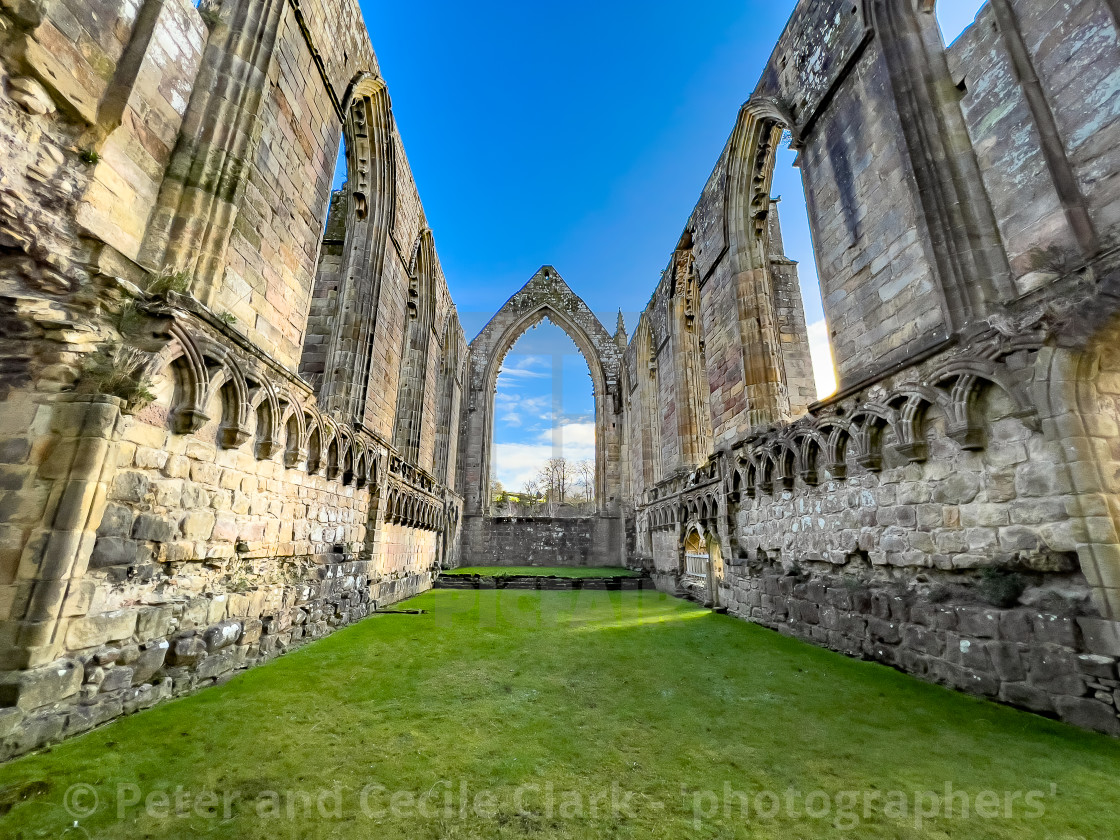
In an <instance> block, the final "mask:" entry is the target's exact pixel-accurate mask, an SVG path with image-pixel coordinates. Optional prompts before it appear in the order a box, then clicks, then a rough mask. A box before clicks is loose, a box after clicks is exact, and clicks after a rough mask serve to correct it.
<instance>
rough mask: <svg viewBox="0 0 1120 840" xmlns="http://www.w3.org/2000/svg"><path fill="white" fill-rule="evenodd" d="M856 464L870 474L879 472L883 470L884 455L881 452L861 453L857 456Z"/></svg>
mask: <svg viewBox="0 0 1120 840" xmlns="http://www.w3.org/2000/svg"><path fill="white" fill-rule="evenodd" d="M856 463H857V464H859V465H860V466H861V467H863V468H864V469H865V470H867V471H868V472H879V471H880V470H881V469H883V455H882V453H880V452H861V453H860V454H859V455H857V456H856Z"/></svg>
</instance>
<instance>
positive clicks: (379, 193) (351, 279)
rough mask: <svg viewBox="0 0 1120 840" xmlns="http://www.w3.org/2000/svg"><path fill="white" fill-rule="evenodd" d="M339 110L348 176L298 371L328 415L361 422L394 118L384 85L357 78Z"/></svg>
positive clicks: (334, 208) (392, 193)
mask: <svg viewBox="0 0 1120 840" xmlns="http://www.w3.org/2000/svg"><path fill="white" fill-rule="evenodd" d="M344 113H345V123H344V126H343V138H344V140H345V154H346V171H347V179H346V183H345V184H344V185H343V187H342V190H341V191H340V192H339V193H337V194H336V195H335V197H334V199H333V200H332V201H331V217H330V218H329V219H328V222H327V225H326V236H325V239H324V248H323V250H322V253H321V254H320V258H319V266H318V270H317V272H316V277H315V291H314V294H313V297H312V304H311V314H310V316H309V319H308V329H307V334H306V337H305V344H304V352H303V357H302V359H301V362H300V373H301V374H302V375H303V376H304V378H305V379H307V380H309V381H310V382H312V384H314V385H316V386H317V390H318V395H319V400H320V405H322V406H323V408H324V409H325V410H327V411H330V412H332V413H333V414H335V415H336V416H338V417H340V418H341V419H343V420H345V421H346V422H355V423H361V421H362V419H363V415H364V413H365V407H366V399H367V392H368V387H369V377H370V366H371V363H372V353H373V337H374V331H375V329H376V326H377V320H378V318H377V305H378V299H379V297H380V293H381V278H382V274H383V273H384V268H385V257H386V253H387V251H388V245H389V236H390V231H391V230H392V229H393V220H394V212H395V208H396V145H395V142H394V138H393V113H392V106H391V103H390V101H389V93H388V91H387V90H386V88H385V83H384V81H383V80H382V79H381V78H380V77H379V76H375V75H373V74H368V73H367V74H363V75H360V76H358V77H357V78H356V79H355V80H354V82H353V83H352V84H351V86H350V90H349V92H348V93H347V96H346V103H345V107H344ZM328 245H329V246H331V247H328Z"/></svg>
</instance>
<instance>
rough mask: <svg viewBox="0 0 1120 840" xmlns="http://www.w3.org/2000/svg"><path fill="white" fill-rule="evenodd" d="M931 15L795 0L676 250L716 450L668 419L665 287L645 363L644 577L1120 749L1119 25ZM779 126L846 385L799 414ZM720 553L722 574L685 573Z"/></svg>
mask: <svg viewBox="0 0 1120 840" xmlns="http://www.w3.org/2000/svg"><path fill="white" fill-rule="evenodd" d="M928 5H930V4H924V5H923V4H921V3H917V2H909V0H908V1H907V2H900V3H881V2H868V3H865V4H862V5H855V6H853V5H852V4H846V3H839V2H837V3H809V2H803V3H800V4H799V5H798V8H797V10H796V11H795V13H794V15H793V17H792V18H791V20H790V23H789V26H788V27H787V29H786V32H785V33H784V34H783V36H782V38H781V39H780V40H779V42H778V44H777V47H776V49H775V52H774V55H773V56H772V58H771V59H770V61H769V63H768V65H767V67H766V69H765V71H764V72H763V75H762V78H761V80H760V82H759V84H758V86H757V87H756V89H755V92H754V94H753V95H752V96H751V98H750V99H749V100H748V102H747V103H746V104H745V105H744V107H743V109H742V111H741V112H740V114H739V118H738V122H737V124H736V126H735V130H734V132H733V134H732V137H731V139H730V140H729V142H728V145H727V147H726V149H725V150H724V152H723V154H722V156H721V158H720V160H719V161H718V163H717V165H716V167H715V169H714V170H713V173H712V176H711V178H710V179H709V181H708V183H707V185H706V186H705V188H704V191H703V193H702V194H701V196H700V200H699V202H698V204H697V206H696V208H695V210H694V211H693V214H692V216H691V218H690V219H689V222H688V224H687V226H686V229H685V232H684V234H683V236H682V239H681V240H680V241H679V242H678V243H677V245H676V248H675V251H674V254H675V255H678V254H679V253H680V251H681V249H682V247H687V248H689V249H690V250H691V251H692V253H693V255H694V259H695V266H696V273H697V275H698V277H699V304H698V305H699V310H700V312H701V313H702V317H701V319H700V327H701V334H700V342H701V343H700V350H699V352H698V354H697V355H698V356H699V358H700V360H701V362H702V363H703V365H704V366H705V371H706V379H707V383H708V393H709V407H710V417H711V422H712V427H713V439H714V440H713V445H712V447H711V449H710V451H709V452H708V453H706V455H705V457H703V458H701V459H699V460H698V461H690V460H689V459H688V458H684V457H682V453H684V452H687V451H688V448H689V447H690V446H691V445H692V443H691V441H690V440H689V436H690V434H692V433H691V432H689V431H687V430H684V431H682V427H681V425H680V424H679V423H675V422H673V420H674V418H673V416H672V415H673V414H674V413H675V412H676V407H675V405H674V404H673V402H672V400H671V399H669V398H668V396H669V395H673V394H675V393H680V392H681V389H682V388H683V387H684V383H685V381H686V380H687V377H688V376H689V375H690V374H689V373H688V366H687V365H684V364H681V363H680V361H679V359H677V358H674V357H673V356H672V355H671V354H669V353H668V352H667V350H668V348H673V347H681V346H683V345H682V344H681V343H680V342H676V343H674V341H673V340H672V336H673V333H674V330H679V328H680V327H679V325H676V324H674V323H673V320H672V318H671V315H670V313H671V312H672V309H671V303H670V301H671V299H672V297H673V294H674V289H673V288H672V287H671V281H670V280H669V279H668V278H667V277H665V278H663V279H662V282H661V283H660V284H659V285H658V287H657V289H656V291H655V292H654V295H653V298H652V299H651V301H650V304H649V306H648V307H647V309H646V310H645V312H644V313H643V315H642V318H641V321H640V322H639V324H638V327H637V329H636V330H635V335H634V339H633V340H632V341H631V342H630V344H629V346H628V347H627V350H626V354H625V357H624V361H625V363H624V365H623V371H624V377H623V380H624V381H623V386H624V393H625V394H627V395H628V396H627V401H626V425H625V428H626V439H625V442H624V443H625V447H626V451H627V453H628V457H627V463H628V466H629V470H628V474H627V481H626V486H627V488H628V498H627V502H628V504H629V505H632V507H633V517H634V523H635V524H634V534H633V545H634V547H635V553H636V559H637V560H638V561H640V562H641V563H642V564H643V565H644V566H645V567H646V568H647V569H648V570H649V571H650V572H651V574H652V575H653V576H654V579H655V580H656V581H657V582H658V585H659V586H660V587H662V588H664V589H667V590H669V591H675V592H682V593H684V594H688V595H689V596H690V597H695V598H697V599H699V600H706V601H710V602H712V603H714V604H716V605H719V606H721V607H723V608H727V609H728V610H729V611H731V612H732V613H734V614H736V615H739V616H741V617H743V618H746V619H749V620H752V621H758V622H760V623H763V624H765V625H767V626H770V627H774V628H776V629H779V630H781V631H782V632H785V633H790V634H792V635H796V636H799V637H801V638H805V639H808V640H811V641H814V642H816V643H818V644H822V645H826V646H829V647H832V648H833V649H836V650H840V651H843V652H845V653H848V654H851V655H855V656H861V657H865V658H870V659H874V660H877V661H881V662H884V663H886V664H889V665H892V666H894V667H897V668H900V669H902V670H905V671H907V672H909V673H913V674H915V675H917V676H920V677H923V678H927V679H932V680H935V681H938V682H941V683H944V684H946V685H950V686H952V687H954V688H958V689H962V690H967V691H972V692H974V693H978V694H981V695H983V696H986V697H990V698H993V699H997V700H1000V701H1003V702H1007V703H1012V704H1015V705H1019V706H1023V707H1026V708H1030V709H1033V710H1035V711H1039V712H1042V713H1045V714H1049V715H1054V716H1058V717H1060V718H1062V719H1064V720H1068V721H1070V722H1072V723H1075V724H1077V725H1081V726H1086V727H1089V728H1094V729H1098V730H1100V731H1103V732H1108V733H1110V734H1120V723H1118V721H1120V719H1118V717H1117V711H1118V707H1117V702H1116V695H1115V694H1114V690H1115V689H1116V688H1117V682H1116V681H1117V678H1118V675H1117V673H1116V659H1117V657H1120V625H1118V623H1117V619H1118V618H1120V596H1118V595H1117V592H1118V591H1120V590H1118V589H1117V581H1118V580H1120V575H1118V573H1117V570H1118V569H1120V531H1118V530H1117V522H1118V521H1120V518H1118V513H1120V510H1118V507H1117V504H1116V498H1117V496H1116V493H1117V491H1118V490H1120V488H1117V487H1116V486H1114V485H1115V481H1116V479H1115V476H1116V463H1117V455H1116V452H1117V447H1118V443H1117V441H1118V440H1120V426H1118V425H1117V424H1116V412H1115V411H1114V409H1115V405H1114V403H1115V400H1114V399H1113V398H1112V396H1111V395H1112V393H1113V391H1114V390H1115V388H1114V382H1113V380H1114V378H1115V377H1114V374H1113V368H1114V364H1113V358H1112V357H1113V355H1114V354H1113V353H1112V352H1111V350H1110V349H1108V348H1109V347H1110V346H1111V344H1110V342H1114V341H1115V335H1116V326H1115V319H1116V316H1115V313H1116V311H1117V306H1116V300H1117V299H1118V297H1117V290H1118V285H1117V284H1118V283H1120V265H1118V263H1117V260H1116V256H1115V253H1114V252H1113V250H1112V248H1111V242H1112V240H1113V239H1114V237H1115V236H1116V235H1117V226H1116V223H1115V220H1114V219H1112V213H1113V212H1114V211H1113V199H1112V189H1113V188H1114V186H1115V181H1116V179H1115V172H1116V163H1117V162H1116V160H1115V159H1114V147H1115V143H1113V142H1112V141H1111V140H1109V139H1107V138H1110V137H1112V134H1113V133H1114V130H1113V128H1114V124H1115V115H1114V112H1115V100H1116V98H1115V96H1114V88H1115V85H1114V84H1113V82H1112V81H1111V80H1113V79H1114V78H1115V70H1116V67H1117V62H1118V61H1120V50H1117V31H1118V30H1117V22H1116V19H1115V18H1114V17H1113V15H1112V14H1111V12H1110V6H1109V5H1108V4H1106V3H1104V2H1102V1H1101V0H1079V2H1074V3H1072V4H1067V5H1066V6H1062V7H1061V8H1059V7H1057V6H1054V5H1053V4H1049V3H1043V2H1033V1H1032V0H991V2H990V3H989V4H988V5H987V6H986V7H985V8H984V9H983V10H982V11H981V13H980V16H979V17H978V19H977V22H976V24H975V25H974V26H973V27H972V28H970V29H969V30H967V31H966V32H965V34H964V35H962V36H961V38H960V39H959V40H958V41H956V43H955V44H954V45H953V47H952V49H951V50H946V49H945V48H944V45H943V44H942V42H941V38H940V33H939V30H938V28H937V25H936V21H935V20H934V18H933V15H932V14H931V13H930V12H928V11H926V10H925V6H928ZM1074 89H1076V90H1077V93H1076V94H1074V93H1073V91H1074ZM1089 126H1093V128H1092V129H1090V128H1089ZM783 131H788V132H789V133H790V135H791V136H792V138H793V144H794V146H795V147H796V148H797V150H798V151H799V157H798V165H799V166H800V168H801V172H802V177H803V180H804V183H805V188H806V195H807V199H808V210H809V222H810V226H811V228H812V232H813V240H814V246H815V251H816V258H817V268H818V271H819V274H820V278H821V287H822V293H823V299H824V307H825V315H826V319H827V322H828V325H829V330H830V334H831V337H832V349H833V353H834V356H835V359H836V363H837V367H838V373H839V380H840V390H839V391H838V392H837V393H836V394H835V395H833V396H830V397H828V398H826V399H824V400H821V401H818V402H814V403H812V404H805V405H801V406H799V404H798V398H799V395H800V394H801V391H800V388H801V383H800V381H799V372H800V371H801V370H802V366H803V364H804V357H803V351H802V350H801V348H802V346H803V343H804V342H805V336H804V321H803V318H802V319H801V320H799V319H798V318H797V317H796V315H797V313H795V312H792V310H795V309H797V308H798V307H800V300H796V301H794V300H793V299H792V298H791V297H790V296H789V295H788V290H789V289H790V288H792V286H793V279H792V278H791V277H790V276H789V274H788V272H789V271H790V266H788V260H784V259H783V257H782V255H781V250H782V249H781V246H780V241H781V233H780V229H779V228H778V227H777V225H776V223H775V214H776V213H777V205H776V203H775V202H774V201H773V198H772V196H770V193H769V190H770V184H771V177H772V173H773V166H774V147H775V145H776V144H777V143H778V142H780V140H781V132H783ZM674 259H676V257H674ZM783 290H786V291H783ZM732 307H737V309H738V312H739V320H738V324H737V325H736V324H735V323H734V322H731V321H730V320H729V319H728V318H727V317H726V314H725V313H727V312H729V311H731V309H732ZM736 326H737V329H736ZM690 352H693V353H696V351H690ZM801 379H803V377H801ZM651 400H652V401H651ZM806 402H808V401H806ZM658 404H660V405H662V406H664V410H655V409H654V406H656V405H658ZM651 460H654V461H656V463H650V462H651ZM696 540H699V541H700V544H703V545H706V546H707V551H708V552H709V553H710V557H711V559H710V562H709V577H708V579H707V580H708V585H704V581H703V579H702V577H701V578H698V577H697V576H695V575H693V576H686V575H685V546H686V542H687V541H692V542H691V544H693V545H695V544H697V543H696V542H695V541H696Z"/></svg>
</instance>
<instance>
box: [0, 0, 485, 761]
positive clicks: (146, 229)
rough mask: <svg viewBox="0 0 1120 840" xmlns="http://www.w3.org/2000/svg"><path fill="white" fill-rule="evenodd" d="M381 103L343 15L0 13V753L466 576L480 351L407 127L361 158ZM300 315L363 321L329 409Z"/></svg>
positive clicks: (279, 9)
mask: <svg viewBox="0 0 1120 840" xmlns="http://www.w3.org/2000/svg"><path fill="white" fill-rule="evenodd" d="M387 99H388V95H387V93H386V92H385V87H384V83H383V81H381V80H380V77H379V75H378V70H377V62H376V59H375V57H374V55H373V50H372V47H371V46H370V44H369V40H368V35H367V34H366V31H365V28H364V24H363V23H362V21H361V14H360V11H359V7H358V4H357V3H356V2H351V0H304V2H301V3H298V4H296V3H289V2H286V0H264V2H260V1H259V0H226V2H223V3H221V4H213V3H203V4H201V6H199V7H198V8H196V7H195V5H194V4H192V3H189V2H184V1H183V0H145V2H142V3H114V2H99V3H94V4H90V3H71V2H69V0H57V2H56V1H55V0H51V2H46V3H38V2H36V3H22V2H21V3H10V2H0V138H2V140H0V142H2V143H3V146H4V149H5V152H4V154H3V156H0V181H2V183H3V187H2V188H0V300H2V301H3V304H2V314H0V317H2V319H3V323H4V329H3V331H2V335H0V669H2V670H0V755H2V756H4V757H7V756H10V755H14V754H18V753H20V752H24V751H26V750H28V749H31V748H34V747H36V746H39V745H41V744H44V743H49V742H52V741H54V740H57V739H58V738H60V737H66V736H68V735H70V734H74V733H76V732H80V731H83V730H85V729H88V728H90V727H91V726H94V725H96V724H98V723H101V722H103V721H105V720H108V719H111V718H112V717H114V716H116V715H119V714H122V713H128V712H132V711H135V710H136V709H138V708H144V707H146V706H148V705H151V704H152V703H154V702H157V701H158V700H160V699H163V698H165V697H168V696H172V695H178V694H183V693H185V692H188V691H191V690H194V689H195V688H199V687H202V686H205V685H209V684H213V682H214V681H215V680H220V679H225V678H227V677H228V676H229V674H231V673H232V672H233V671H234V670H236V669H238V668H242V667H248V666H249V665H252V664H254V663H256V662H259V661H264V660H265V659H267V658H269V657H271V656H273V655H276V654H277V653H279V652H282V651H283V650H284V649H285V648H287V647H289V646H291V645H292V644H295V643H298V642H299V641H301V640H303V639H307V638H317V637H319V636H322V635H323V634H325V633H327V632H329V631H330V630H331V629H333V628H334V627H337V626H341V625H344V624H346V623H348V622H350V621H354V620H357V619H359V618H361V617H362V616H364V615H366V614H367V613H368V612H369V611H370V610H372V609H374V608H376V606H377V605H378V604H388V603H392V602H393V601H394V600H398V599H400V598H403V597H408V596H409V595H412V594H415V593H416V592H419V591H421V590H423V589H425V588H427V587H428V586H429V585H430V583H431V579H432V575H433V570H434V569H437V568H438V567H439V565H440V564H446V565H453V564H455V563H457V562H458V542H459V529H460V525H459V523H460V522H461V513H462V501H461V499H460V497H459V496H458V495H457V494H456V493H455V491H454V489H453V488H452V487H451V486H450V484H451V482H452V478H451V475H450V471H451V470H452V469H453V468H454V466H453V465H454V463H455V460H456V456H457V451H456V443H457V441H450V440H447V439H446V438H444V439H443V445H442V448H440V451H439V455H438V457H437V451H436V450H437V439H438V438H439V432H438V430H440V429H448V428H457V427H458V426H459V422H458V413H459V411H460V405H461V399H460V395H461V393H462V382H463V376H464V374H465V365H464V364H463V362H462V361H461V360H462V359H463V358H464V357H465V347H466V343H465V339H464V337H463V335H462V330H461V329H460V328H459V326H458V320H457V318H456V317H455V313H454V306H453V304H452V302H451V299H450V295H449V294H448V292H447V287H446V282H445V281H444V278H443V275H442V270H441V269H440V267H439V263H438V258H437V257H436V255H435V251H434V245H433V244H432V240H431V234H430V231H428V230H427V226H426V223H425V220H424V215H423V210H422V207H421V205H420V201H419V197H418V195H417V192H416V187H415V183H414V181H413V179H412V175H411V172H410V171H409V167H408V163H407V158H406V156H405V154H404V150H403V147H402V146H401V143H400V138H399V136H398V135H397V133H396V128H395V125H394V124H393V123H392V121H391V119H389V120H388V121H383V122H382V123H381V124H380V129H381V132H380V134H376V138H377V139H378V141H379V142H380V144H381V145H380V147H379V152H380V153H381V158H382V162H383V163H384V165H383V166H382V167H381V168H380V169H379V170H378V171H376V172H374V171H372V170H371V169H370V168H369V166H368V164H369V162H370V160H372V158H373V156H372V155H371V154H370V153H369V152H370V150H369V149H368V148H367V149H362V148H360V147H359V145H358V141H359V140H360V139H361V138H363V137H364V138H366V139H367V140H368V139H369V138H370V137H371V136H374V132H372V131H368V130H366V129H367V128H369V123H368V122H362V121H363V120H365V119H366V118H367V117H370V116H371V115H372V114H374V112H375V111H376V108H375V107H374V103H375V100H383V101H385V102H387ZM359 128H360V129H361V130H360V131H359ZM344 135H345V136H346V138H347V154H348V163H349V164H350V166H349V169H350V177H349V178H348V181H347V184H346V186H345V188H344V189H343V191H342V193H341V194H340V196H339V198H338V199H336V200H335V202H334V204H335V206H336V208H337V209H338V212H337V213H336V216H337V218H336V219H334V220H332V222H331V225H330V226H329V229H328V230H327V235H326V237H324V225H325V224H326V218H325V217H326V213H327V208H328V204H329V203H330V201H331V195H332V194H331V181H332V177H333V173H334V168H335V154H336V151H337V150H338V148H339V141H340V138H341V137H343V136H344ZM373 208H377V212H376V213H373V212H372V211H373ZM371 214H372V215H375V216H376V224H373V223H371V224H360V223H362V222H364V221H365V220H367V219H371ZM351 222H353V223H354V224H351ZM359 234H360V235H359ZM324 240H325V241H324ZM422 242H424V243H426V244H425V245H424V247H423V248H421V243H422ZM374 245H376V247H374ZM421 251H422V252H423V255H424V256H423V257H422V258H419V257H418V256H417V255H418V254H420V253H421ZM374 252H376V253H377V254H379V255H380V258H379V259H378V260H376V261H375V260H371V259H368V257H369V256H370V255H371V254H373V253H374ZM387 255H388V256H387ZM390 257H391V258H390ZM418 261H419V270H418ZM317 266H318V267H319V270H318V272H317V268H316V267H317ZM317 275H318V276H317ZM343 275H345V277H344V279H345V283H343V282H342V278H343ZM420 275H423V282H421V279H420ZM316 284H318V287H317V286H316ZM347 284H348V285H347ZM347 290H350V291H351V292H354V294H355V295H357V299H360V300H362V301H373V302H374V303H375V304H376V305H375V306H374V307H373V308H372V309H368V310H362V311H360V312H359V311H358V310H355V309H354V308H353V307H351V306H350V305H349V302H348V299H346V298H345V296H344V294H343V293H344V292H346V291H347ZM312 299H316V300H319V301H322V305H321V306H320V308H319V309H318V310H317V311H316V312H315V313H314V315H315V319H313V320H312V329H311V330H310V332H311V334H312V336H313V337H315V338H318V339H322V338H324V334H325V328H324V327H323V325H324V324H327V323H329V324H332V325H339V324H342V325H343V326H347V327H349V326H352V325H353V322H352V321H350V322H347V321H346V318H344V317H341V316H342V315H348V316H350V317H351V318H353V317H354V316H355V314H360V315H361V317H362V325H363V329H364V330H365V333H364V334H363V337H362V341H363V343H362V345H361V347H360V348H358V349H359V350H360V353H359V354H358V355H359V356H361V357H363V358H365V359H366V360H367V362H369V363H370V364H367V365H366V366H365V367H364V368H356V367H355V366H354V365H349V366H345V377H342V378H344V379H346V380H347V381H348V382H350V384H352V385H355V386H356V387H357V388H358V389H359V391H351V392H347V393H346V397H347V399H346V400H338V399H334V395H336V394H337V393H339V391H340V387H339V382H340V377H339V375H338V370H339V365H335V366H334V367H331V366H330V365H328V363H327V362H328V358H329V353H328V351H329V350H330V349H331V348H330V346H329V343H326V342H324V341H322V340H320V341H317V342H311V343H309V344H308V346H307V348H305V347H304V336H305V333H306V332H308V330H307V329H306V328H307V323H308V315H309V310H310V308H311V301H312ZM418 317H423V319H424V320H423V327H424V329H426V330H427V331H428V333H430V334H431V336H432V337H431V339H430V341H429V343H428V345H427V346H426V350H427V352H428V357H427V358H425V359H424V360H423V361H422V363H420V364H419V365H418V369H417V371H409V370H408V369H407V368H408V367H409V365H408V364H403V363H402V358H403V353H404V350H405V347H404V346H403V345H402V341H401V335H402V332H404V331H405V327H406V326H407V325H409V324H411V323H416V322H417V320H418ZM316 319H317V320H316ZM344 332H345V330H344ZM346 335H349V333H346ZM421 343H422V342H416V344H417V345H419V344H421ZM336 349H337V348H336ZM301 356H302V357H303V358H305V359H313V360H317V361H315V363H314V364H313V365H312V367H315V369H314V370H305V373H307V374H308V377H309V379H310V380H311V381H305V380H304V379H303V378H302V377H301V376H300V375H299V373H298V372H297V364H298V362H299V360H300V358H301ZM447 359H451V360H452V361H451V363H450V364H444V361H445V360H447ZM455 360H458V361H455ZM373 363H376V364H373ZM382 364H385V365H388V366H389V367H390V368H391V372H392V375H391V376H390V375H389V372H388V371H387V370H380V369H379V368H377V365H382ZM402 367H403V368H405V370H404V371H403V373H402V370H401V369H402ZM354 370H358V371H359V373H360V374H361V375H362V376H364V377H365V378H364V379H353V377H352V376H351V374H352V372H353V371H354ZM402 377H403V378H406V379H407V381H408V382H409V388H410V389H411V392H410V393H409V394H408V395H407V400H406V399H404V398H403V397H402V394H401V393H400V392H399V389H398V387H397V386H398V381H399V380H400V379H401V378H402ZM367 394H368V395H374V396H371V398H370V399H366V395H367ZM352 396H353V397H355V399H354V400H353V401H348V400H350V397H352ZM405 403H407V409H406V408H404V407H403V406H404V405H405ZM400 429H404V430H405V431H406V433H407V434H405V435H404V437H403V438H402V437H401V436H400V435H399V434H398V431H399V430H400ZM402 439H403V440H405V442H406V443H407V446H405V447H403V448H401V447H398V446H397V445H396V444H397V443H398V442H399V441H400V440H402ZM449 465H450V466H449ZM437 468H438V471H439V473H440V474H439V475H438V476H437V475H436V474H435V472H436V470H437Z"/></svg>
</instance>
